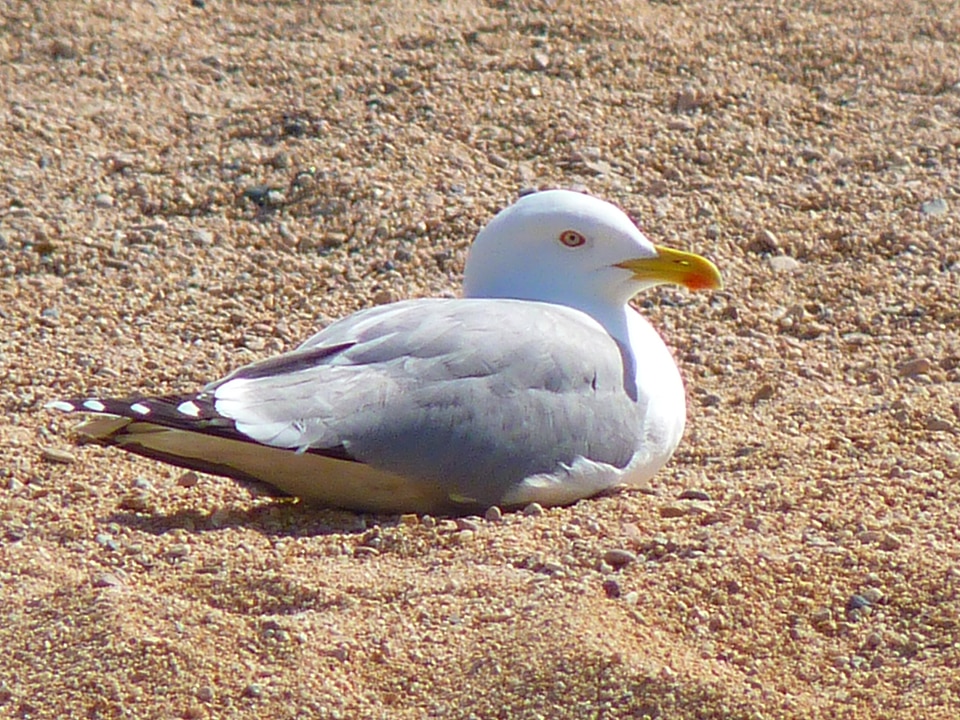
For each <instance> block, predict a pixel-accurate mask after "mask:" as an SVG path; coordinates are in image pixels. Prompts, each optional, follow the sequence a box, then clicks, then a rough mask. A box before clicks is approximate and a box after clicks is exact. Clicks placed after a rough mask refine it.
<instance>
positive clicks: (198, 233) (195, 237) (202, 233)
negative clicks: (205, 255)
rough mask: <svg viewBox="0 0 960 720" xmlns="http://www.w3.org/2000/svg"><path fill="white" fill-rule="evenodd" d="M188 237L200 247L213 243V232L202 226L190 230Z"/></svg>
mask: <svg viewBox="0 0 960 720" xmlns="http://www.w3.org/2000/svg"><path fill="white" fill-rule="evenodd" d="M190 239H191V240H192V241H193V243H194V244H195V245H200V246H201V247H210V246H211V245H213V233H212V232H210V231H209V230H204V229H202V228H194V229H193V230H191V231H190Z"/></svg>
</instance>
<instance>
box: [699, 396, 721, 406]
mask: <svg viewBox="0 0 960 720" xmlns="http://www.w3.org/2000/svg"><path fill="white" fill-rule="evenodd" d="M722 400H723V398H721V397H720V396H719V395H714V394H713V393H707V394H706V395H704V396H703V397H702V398H700V404H701V405H703V407H716V406H717V405H719V404H720V403H721V402H722Z"/></svg>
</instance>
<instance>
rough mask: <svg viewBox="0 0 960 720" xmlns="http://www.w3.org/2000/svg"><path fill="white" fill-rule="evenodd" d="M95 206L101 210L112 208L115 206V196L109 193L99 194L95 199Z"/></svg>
mask: <svg viewBox="0 0 960 720" xmlns="http://www.w3.org/2000/svg"><path fill="white" fill-rule="evenodd" d="M93 204H94V205H96V206H97V207H99V208H112V207H113V205H114V201H113V196H112V195H108V194H107V193H98V194H97V195H95V196H94V198H93Z"/></svg>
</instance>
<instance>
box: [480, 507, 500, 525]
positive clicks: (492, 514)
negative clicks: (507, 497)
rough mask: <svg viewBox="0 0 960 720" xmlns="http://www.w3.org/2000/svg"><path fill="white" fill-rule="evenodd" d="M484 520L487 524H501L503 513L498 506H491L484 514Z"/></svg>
mask: <svg viewBox="0 0 960 720" xmlns="http://www.w3.org/2000/svg"><path fill="white" fill-rule="evenodd" d="M483 519H484V520H486V521H487V522H500V521H501V520H503V512H502V511H501V510H500V508H498V507H497V506H496V505H491V506H490V507H488V508H487V511H486V512H485V513H484V514H483Z"/></svg>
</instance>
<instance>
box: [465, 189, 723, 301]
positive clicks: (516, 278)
mask: <svg viewBox="0 0 960 720" xmlns="http://www.w3.org/2000/svg"><path fill="white" fill-rule="evenodd" d="M663 283H672V284H676V285H683V286H685V287H688V288H690V289H693V290H696V289H702V288H718V287H720V285H721V280H720V273H719V271H718V270H717V268H716V266H714V264H713V263H711V262H710V261H709V260H706V259H705V258H702V257H700V256H699V255H694V254H692V253H685V252H680V251H678V250H671V249H669V248H664V247H661V246H657V245H654V244H653V243H651V242H650V241H649V240H648V239H647V238H646V237H645V236H644V234H643V233H642V232H640V230H639V229H638V228H637V226H636V225H634V224H633V222H632V221H631V220H630V218H628V217H627V215H626V214H625V213H624V212H623V211H622V210H620V209H619V208H617V207H615V206H613V205H611V204H610V203H608V202H604V201H603V200H599V199H597V198H594V197H590V196H589V195H584V194H583V193H578V192H572V191H570V190H548V191H544V192H538V193H533V194H530V195H526V196H524V197H522V198H520V200H518V201H517V202H516V203H514V204H513V205H511V206H510V207H508V208H506V209H505V210H503V211H501V212H500V213H499V214H498V215H497V216H496V217H495V218H494V219H493V220H492V221H491V222H490V224H489V225H487V226H486V227H485V228H484V229H483V230H482V231H481V232H480V234H479V235H477V239H476V240H475V241H474V243H473V245H472V247H471V248H470V254H469V256H468V257H467V264H466V269H465V272H464V283H463V285H464V295H465V296H466V297H474V298H476V297H487V298H490V297H495V298H515V299H519V300H539V301H542V302H550V303H556V304H560V305H568V306H570V307H575V308H577V309H579V310H583V311H584V312H587V313H589V314H591V315H593V316H594V317H597V318H598V319H600V318H599V317H598V315H604V316H606V315H608V313H609V312H610V311H613V310H615V309H621V308H622V307H623V306H624V305H626V303H627V302H628V301H629V300H630V298H632V297H633V296H634V295H636V294H637V293H638V292H640V291H641V290H644V289H645V288H648V287H652V286H654V285H660V284H663Z"/></svg>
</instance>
